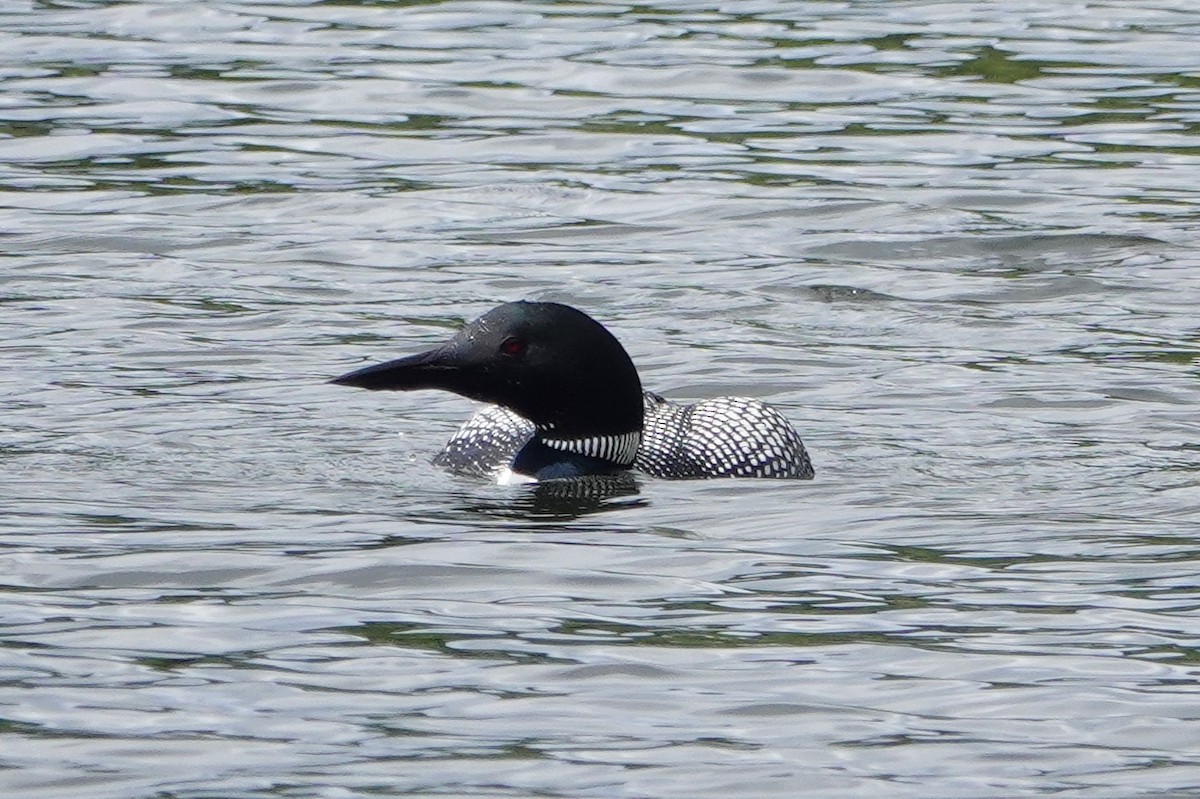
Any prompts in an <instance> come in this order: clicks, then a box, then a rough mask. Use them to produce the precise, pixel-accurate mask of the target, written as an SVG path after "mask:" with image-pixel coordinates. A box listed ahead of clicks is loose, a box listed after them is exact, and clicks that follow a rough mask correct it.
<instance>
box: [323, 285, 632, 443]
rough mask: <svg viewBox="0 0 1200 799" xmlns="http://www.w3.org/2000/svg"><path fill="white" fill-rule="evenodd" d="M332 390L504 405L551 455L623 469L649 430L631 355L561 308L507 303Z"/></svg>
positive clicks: (593, 324)
mask: <svg viewBox="0 0 1200 799" xmlns="http://www.w3.org/2000/svg"><path fill="white" fill-rule="evenodd" d="M331 382H333V383H335V384H337V385H341V386H357V387H359V388H368V389H373V390H391V391H411V390H415V389H422V388H436V389H442V390H445V391H452V392H454V393H455V394H461V395H462V396H464V397H470V398H471V399H476V400H482V401H484V402H490V403H494V404H496V405H502V406H504V407H506V408H509V409H511V410H513V411H515V412H516V413H519V414H520V415H521V416H524V417H525V418H526V419H528V420H529V421H531V422H533V424H534V426H535V427H536V428H537V438H539V439H541V441H542V442H543V443H545V444H548V445H549V446H550V447H552V448H556V449H558V450H567V451H571V452H575V453H579V454H583V455H588V456H592V455H600V456H601V457H602V458H607V460H609V461H612V462H614V463H615V464H617V465H628V463H632V461H633V449H636V441H637V435H638V434H640V432H641V430H642V414H643V400H642V385H641V381H640V380H639V378H638V373H637V369H636V368H635V367H634V365H633V361H632V360H630V358H629V354H628V353H627V352H625V348H624V347H622V346H621V343H620V342H619V341H617V339H616V338H615V337H614V336H613V335H612V334H611V333H609V332H608V330H606V329H605V328H604V326H603V325H601V324H600V323H599V322H597V321H596V320H594V319H592V318H591V317H590V316H588V315H587V314H585V313H583V312H582V311H579V310H577V309H575V308H572V307H570V306H568V305H560V304H558V303H553V302H510V303H506V304H504V305H501V306H498V307H496V308H493V309H492V310H490V311H488V312H487V313H485V314H484V315H483V316H481V317H479V318H478V319H476V320H475V321H473V322H471V323H470V324H468V325H467V326H466V327H465V328H464V329H463V330H461V331H460V332H459V333H458V334H457V335H455V336H454V337H453V338H451V339H450V340H449V341H447V342H446V343H445V344H442V345H441V346H439V347H436V348H434V349H432V350H429V351H428V352H423V353H420V354H418V355H410V356H408V357H407V358H400V359H399V360H395V361H389V362H387V363H381V364H378V365H375V366H368V367H366V368H364V369H359V370H357V371H354V372H350V373H349V374H345V375H342V376H341V377H337V378H335V379H334V380H332V381H331ZM589 442H591V443H589ZM606 442H607V443H606ZM613 442H616V443H613ZM630 442H632V449H630V447H629V443H630ZM618 449H619V450H621V451H620V452H617V450H618ZM626 455H627V458H626ZM613 456H619V457H613ZM626 460H627V462H628V463H626Z"/></svg>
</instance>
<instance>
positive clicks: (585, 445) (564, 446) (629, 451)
mask: <svg viewBox="0 0 1200 799" xmlns="http://www.w3.org/2000/svg"><path fill="white" fill-rule="evenodd" d="M641 439H642V434H641V433H639V432H638V431H637V430H634V431H633V432H632V433H621V434H619V435H615V436H591V437H590V438H543V439H542V443H544V444H545V445H546V446H548V447H553V448H554V449H561V450H565V451H566V452H575V453H578V454H580V455H588V456H590V457H592V458H603V459H604V460H606V461H612V462H613V463H619V464H621V465H623V466H627V465H629V464H631V463H633V461H634V458H636V457H637V450H638V444H639V443H640V442H641Z"/></svg>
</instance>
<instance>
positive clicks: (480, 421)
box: [433, 391, 813, 479]
mask: <svg viewBox="0 0 1200 799" xmlns="http://www.w3.org/2000/svg"><path fill="white" fill-rule="evenodd" d="M643 400H644V405H645V418H644V421H643V429H642V435H641V439H640V441H639V442H638V445H637V452H636V455H635V456H634V462H633V468H634V469H637V470H638V471H641V472H643V473H645V474H648V475H650V476H651V477H662V478H669V479H701V478H710V477H774V478H799V479H809V478H811V477H812V476H813V467H812V462H811V461H810V460H809V457H808V452H806V451H805V449H804V444H803V443H802V442H801V440H800V437H799V436H798V435H797V434H796V431H795V429H794V428H793V427H792V426H791V424H789V423H788V421H787V420H786V419H785V418H784V417H783V415H782V414H780V413H779V411H777V410H775V409H774V408H772V407H771V406H770V405H767V404H765V403H763V402H760V401H759V400H755V399H748V398H745V397H717V398H715V399H707V400H701V401H700V402H697V403H695V404H693V405H679V404H676V403H673V402H668V401H667V400H665V399H663V398H662V397H660V396H659V395H657V394H654V393H652V392H649V391H647V392H644V393H643ZM535 432H536V431H535V428H534V425H533V423H532V422H530V421H529V420H528V419H526V418H524V417H523V416H521V415H520V414H518V413H516V412H514V411H511V410H509V409H507V408H503V407H500V406H498V405H487V406H484V407H483V408H481V409H480V410H479V411H478V412H477V413H476V414H475V415H474V416H472V417H471V419H470V420H468V421H467V423H466V424H464V425H463V426H462V427H461V428H460V429H459V430H458V432H457V433H455V434H454V436H453V437H452V438H451V439H450V441H449V442H447V444H446V446H445V448H443V449H442V451H441V452H439V453H438V454H437V456H436V457H435V458H434V461H433V462H434V463H435V464H437V465H438V466H442V467H444V468H446V469H449V470H451V471H453V472H457V473H459V474H465V475H471V476H475V477H495V476H496V475H498V474H501V473H502V472H503V471H504V470H505V469H507V468H508V467H509V466H510V465H511V464H512V462H513V459H514V458H515V457H516V455H517V453H518V452H520V451H521V449H522V448H523V447H524V446H525V445H526V444H527V443H529V441H530V439H532V438H533V436H534V434H535ZM583 446H586V444H584V445H583Z"/></svg>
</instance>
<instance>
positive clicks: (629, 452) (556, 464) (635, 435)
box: [510, 429, 642, 480]
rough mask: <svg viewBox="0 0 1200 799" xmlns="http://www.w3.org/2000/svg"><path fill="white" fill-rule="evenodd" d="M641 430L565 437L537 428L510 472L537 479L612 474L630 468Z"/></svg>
mask: <svg viewBox="0 0 1200 799" xmlns="http://www.w3.org/2000/svg"><path fill="white" fill-rule="evenodd" d="M641 439H642V434H641V431H640V430H633V431H631V432H628V433H618V434H615V435H597V436H584V437H579V438H574V437H573V438H564V437H560V436H555V435H554V431H553V430H543V429H539V430H537V432H535V433H534V436H533V438H531V439H530V440H529V442H528V443H527V444H526V445H525V446H524V447H522V448H521V451H520V452H518V453H517V456H516V458H514V459H513V462H512V466H511V467H510V468H511V469H512V471H514V472H516V473H518V474H523V475H528V476H529V477H532V478H534V479H537V480H555V479H561V478H564V477H586V476H589V475H599V474H613V473H614V472H620V471H623V470H625V469H629V468H630V467H632V466H633V461H634V458H635V457H636V456H637V449H638V444H640V443H641Z"/></svg>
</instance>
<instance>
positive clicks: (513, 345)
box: [500, 336, 525, 355]
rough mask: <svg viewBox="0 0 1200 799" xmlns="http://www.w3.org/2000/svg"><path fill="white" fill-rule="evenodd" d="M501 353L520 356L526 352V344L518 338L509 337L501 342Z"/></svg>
mask: <svg viewBox="0 0 1200 799" xmlns="http://www.w3.org/2000/svg"><path fill="white" fill-rule="evenodd" d="M500 351H501V352H502V353H504V354H505V355H520V354H521V353H522V352H524V351H525V342H524V341H522V340H521V339H519V338H517V337H516V336H509V337H508V338H506V339H504V341H501V342H500Z"/></svg>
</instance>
